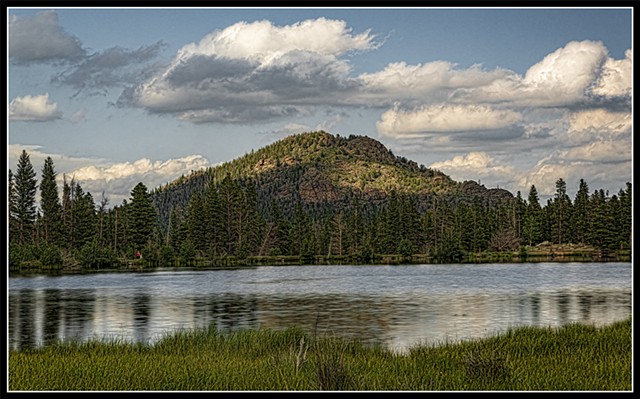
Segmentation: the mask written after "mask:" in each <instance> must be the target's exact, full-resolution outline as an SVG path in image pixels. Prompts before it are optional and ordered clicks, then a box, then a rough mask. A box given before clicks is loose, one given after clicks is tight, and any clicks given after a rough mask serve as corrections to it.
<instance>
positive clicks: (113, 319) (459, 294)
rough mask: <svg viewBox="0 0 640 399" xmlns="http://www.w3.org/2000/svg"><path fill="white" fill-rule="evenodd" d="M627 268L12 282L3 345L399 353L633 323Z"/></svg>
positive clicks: (437, 268) (168, 273)
mask: <svg viewBox="0 0 640 399" xmlns="http://www.w3.org/2000/svg"><path fill="white" fill-rule="evenodd" d="M631 270H632V264H631V263H518V264H464V265H462V264H451V265H401V266H379V265H376V266H261V267H255V268H242V269H224V270H220V269H218V270H195V269H187V270H185V269H156V270H153V271H148V272H134V273H123V272H111V273H88V274H74V275H38V276H22V277H10V279H9V331H8V336H9V345H10V348H12V349H21V348H24V347H33V346H38V345H46V344H48V343H50V342H52V341H54V340H58V339H69V338H74V339H81V340H86V339H89V338H107V339H108V338H117V339H125V340H130V341H143V342H154V341H155V340H157V339H158V338H160V337H162V336H163V335H164V334H166V333H170V332H172V331H175V330H177V329H184V328H197V327H207V326H211V325H213V326H215V327H216V328H218V329H219V330H221V331H233V330H237V329H247V328H248V329H257V328H273V329H284V328H287V327H292V326H298V327H301V328H304V329H306V330H308V331H309V332H315V333H317V334H319V335H330V336H340V337H345V338H356V339H359V340H362V341H364V342H367V343H372V344H380V345H382V346H385V347H388V348H390V349H393V350H398V351H404V350H406V349H408V348H409V347H411V346H413V345H416V344H420V343H441V342H444V341H458V340H464V339H475V338H481V337H486V336H490V335H494V334H497V333H500V332H503V331H505V330H507V329H509V328H512V327H518V326H525V325H526V326H545V327H546V326H551V327H558V326H561V325H565V324H568V323H573V322H579V323H585V324H593V325H596V326H601V325H607V324H610V323H613V322H615V321H618V320H623V319H626V318H627V317H629V316H630V315H631V307H632V305H631V304H632V289H631V281H632V272H631Z"/></svg>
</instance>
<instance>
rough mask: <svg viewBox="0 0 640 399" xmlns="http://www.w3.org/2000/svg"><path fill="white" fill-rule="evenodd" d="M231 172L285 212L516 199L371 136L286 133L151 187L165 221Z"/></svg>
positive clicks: (262, 199) (264, 201) (260, 199)
mask: <svg viewBox="0 0 640 399" xmlns="http://www.w3.org/2000/svg"><path fill="white" fill-rule="evenodd" d="M226 177H229V178H231V179H234V180H236V181H239V182H243V183H242V184H248V183H247V182H253V184H254V185H255V188H256V195H257V199H258V203H259V204H261V205H262V207H263V208H265V207H268V206H269V205H270V204H271V203H273V202H277V203H278V204H279V205H280V207H281V208H282V209H283V210H285V211H287V210H292V209H293V207H294V206H295V204H297V203H300V204H302V205H303V206H304V207H306V208H315V209H318V208H325V207H331V208H334V209H335V208H343V207H348V206H350V205H351V204H352V203H353V200H354V199H357V200H358V203H359V204H364V205H367V206H375V205H377V204H382V203H384V202H385V201H386V200H387V199H388V198H389V196H390V195H392V193H395V194H405V195H411V196H413V197H415V198H416V199H417V201H418V203H419V204H420V207H421V208H423V209H426V208H428V207H429V206H430V204H431V202H432V200H433V198H434V197H437V198H445V199H447V200H448V201H452V202H459V201H475V200H480V201H482V202H484V203H487V202H492V201H499V200H502V199H507V200H508V199H512V198H513V195H512V194H511V193H510V192H508V191H507V190H503V189H487V188H485V187H484V186H481V185H480V184H478V183H476V182H474V181H465V182H462V183H461V182H456V181H454V180H453V179H451V178H450V177H449V176H447V175H446V174H444V173H442V172H440V171H438V170H434V169H430V168H427V167H425V166H424V165H418V164H417V163H416V162H414V161H411V160H408V159H406V158H404V157H399V156H396V155H394V154H393V153H392V152H391V151H390V150H389V149H387V148H386V147H385V146H384V145H383V144H382V143H380V142H379V141H377V140H374V139H372V138H370V137H367V136H356V135H351V136H349V137H341V136H339V135H332V134H329V133H327V132H324V131H317V132H308V133H301V134H296V135H292V136H289V137H286V138H284V139H282V140H280V141H277V142H275V143H273V144H270V145H268V146H265V147H263V148H261V149H259V150H257V151H252V152H251V153H248V154H246V155H244V156H242V157H240V158H237V159H235V160H233V161H230V162H227V163H224V164H221V165H218V166H215V167H211V168H208V169H206V170H203V171H199V172H192V173H191V175H189V176H183V177H181V178H179V179H177V180H175V181H173V182H171V183H169V184H167V185H166V186H163V187H160V188H158V189H156V190H155V191H154V192H153V200H154V203H155V205H156V207H157V209H158V213H159V215H160V220H161V224H163V225H166V223H167V221H168V218H169V215H170V212H171V209H173V208H175V207H182V208H184V207H186V205H187V204H188V202H189V199H190V198H191V196H192V195H193V194H194V193H196V192H197V193H203V192H204V191H205V190H206V189H207V187H209V185H210V184H211V183H213V184H219V183H220V182H222V181H223V179H225V178H226Z"/></svg>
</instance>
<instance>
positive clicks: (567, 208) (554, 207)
mask: <svg viewBox="0 0 640 399" xmlns="http://www.w3.org/2000/svg"><path fill="white" fill-rule="evenodd" d="M570 220H571V200H570V199H569V196H568V195H567V183H565V181H564V179H562V178H560V179H558V180H557V181H556V193H555V195H554V197H553V202H552V203H551V220H550V222H551V238H552V240H553V242H555V243H557V244H563V243H566V242H567V241H569V239H570V234H569V232H570V225H569V221H570Z"/></svg>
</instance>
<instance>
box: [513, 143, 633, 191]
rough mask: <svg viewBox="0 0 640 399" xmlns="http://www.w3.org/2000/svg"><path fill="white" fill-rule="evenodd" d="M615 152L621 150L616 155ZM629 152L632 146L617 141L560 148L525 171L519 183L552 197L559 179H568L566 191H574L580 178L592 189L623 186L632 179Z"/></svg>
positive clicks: (521, 185)
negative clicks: (533, 187) (532, 186)
mask: <svg viewBox="0 0 640 399" xmlns="http://www.w3.org/2000/svg"><path fill="white" fill-rule="evenodd" d="M615 151H620V152H619V153H618V154H616V153H615ZM630 151H631V150H630V147H626V149H625V146H623V145H621V144H620V143H614V142H597V143H591V144H587V145H585V146H584V147H578V148H574V149H571V150H568V151H567V150H558V151H555V152H553V153H552V154H551V155H549V156H548V157H545V158H542V159H540V160H539V161H538V163H537V164H536V165H535V166H534V167H533V168H531V169H530V170H528V171H526V173H523V174H522V177H521V178H520V180H519V181H518V186H520V187H531V185H535V186H536V190H537V191H538V193H539V194H540V195H541V196H552V195H553V194H554V193H555V190H556V187H555V182H556V181H557V180H558V179H560V178H562V179H563V180H564V181H566V182H567V188H568V190H567V191H568V192H573V193H575V189H577V184H578V182H579V181H580V179H584V180H585V181H586V182H587V183H588V184H589V186H590V187H593V188H602V187H617V188H618V189H619V188H623V187H624V186H625V184H626V183H627V182H630V181H631V170H632V164H631V154H630ZM603 162H605V163H606V166H605V165H604V164H603ZM569 185H571V187H570V186H569ZM571 188H574V189H571Z"/></svg>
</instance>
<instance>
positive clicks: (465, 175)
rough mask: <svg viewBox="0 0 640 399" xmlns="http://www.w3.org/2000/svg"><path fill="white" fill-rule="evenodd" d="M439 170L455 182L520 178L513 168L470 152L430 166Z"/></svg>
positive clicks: (480, 153)
mask: <svg viewBox="0 0 640 399" xmlns="http://www.w3.org/2000/svg"><path fill="white" fill-rule="evenodd" d="M429 167H430V168H432V169H438V170H440V171H442V172H444V173H446V174H448V175H449V176H451V177H452V178H453V179H454V180H460V181H462V180H469V179H474V180H480V179H482V178H484V180H485V181H486V180H487V179H486V178H490V179H491V180H492V181H503V182H504V181H507V182H512V181H515V180H517V179H518V178H519V173H518V172H517V171H516V169H514V168H513V167H512V166H510V165H507V164H500V162H498V161H496V160H495V159H494V158H492V157H491V156H490V155H489V154H487V153H485V152H470V153H468V154H466V155H456V156H455V157H453V158H452V159H450V160H446V161H441V162H434V163H432V164H431V165H430V166H429Z"/></svg>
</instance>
